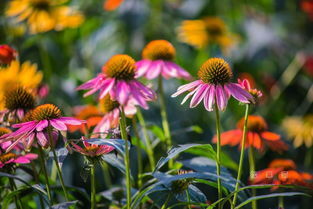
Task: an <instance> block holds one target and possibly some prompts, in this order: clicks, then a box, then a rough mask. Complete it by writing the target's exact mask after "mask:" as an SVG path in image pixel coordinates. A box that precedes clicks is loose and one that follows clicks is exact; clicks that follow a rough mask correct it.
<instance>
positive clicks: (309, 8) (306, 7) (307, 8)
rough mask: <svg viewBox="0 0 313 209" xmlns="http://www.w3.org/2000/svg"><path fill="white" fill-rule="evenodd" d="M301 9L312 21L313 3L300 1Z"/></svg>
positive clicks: (308, 0) (310, 0)
mask: <svg viewBox="0 0 313 209" xmlns="http://www.w3.org/2000/svg"><path fill="white" fill-rule="evenodd" d="M301 9H302V11H304V12H305V13H306V14H307V15H308V16H309V18H310V19H311V20H313V1H312V0H303V1H301Z"/></svg>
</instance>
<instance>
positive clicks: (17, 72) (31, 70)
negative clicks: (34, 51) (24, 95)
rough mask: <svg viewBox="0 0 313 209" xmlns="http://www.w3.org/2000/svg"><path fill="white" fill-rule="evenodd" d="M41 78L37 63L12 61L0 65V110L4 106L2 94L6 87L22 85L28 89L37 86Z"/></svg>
mask: <svg viewBox="0 0 313 209" xmlns="http://www.w3.org/2000/svg"><path fill="white" fill-rule="evenodd" d="M41 80H42V73H41V72H38V71H37V65H36V64H31V63H30V62H24V63H23V64H20V63H19V61H16V60H15V61H12V62H11V65H10V66H9V67H7V68H1V67H0V110H2V109H3V108H4V105H5V104H4V102H5V101H4V94H5V92H7V90H8V88H12V87H14V86H23V87H25V88H28V89H34V88H36V87H38V85H39V84H40V82H41Z"/></svg>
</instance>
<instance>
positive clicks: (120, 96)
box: [115, 81, 130, 105]
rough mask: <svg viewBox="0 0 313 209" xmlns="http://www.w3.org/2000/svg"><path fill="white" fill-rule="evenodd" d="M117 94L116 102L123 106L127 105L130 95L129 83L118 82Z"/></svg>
mask: <svg viewBox="0 0 313 209" xmlns="http://www.w3.org/2000/svg"><path fill="white" fill-rule="evenodd" d="M115 94H116V100H117V101H118V102H119V103H120V104H121V105H125V104H126V102H127V100H128V98H129V95H130V87H129V85H128V83H127V82H125V81H117V85H116V91H115Z"/></svg>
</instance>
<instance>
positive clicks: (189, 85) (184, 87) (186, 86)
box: [172, 80, 202, 97]
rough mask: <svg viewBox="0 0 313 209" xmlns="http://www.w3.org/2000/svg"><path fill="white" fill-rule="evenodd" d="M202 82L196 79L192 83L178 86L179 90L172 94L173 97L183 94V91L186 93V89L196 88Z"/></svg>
mask: <svg viewBox="0 0 313 209" xmlns="http://www.w3.org/2000/svg"><path fill="white" fill-rule="evenodd" d="M201 83H202V81H200V80H196V81H193V82H191V83H188V84H185V85H182V86H180V87H178V89H177V92H175V93H174V94H173V95H172V97H177V96H178V95H180V94H182V93H184V92H186V91H189V90H191V89H193V88H195V87H196V86H198V85H199V84H201Z"/></svg>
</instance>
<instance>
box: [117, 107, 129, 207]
mask: <svg viewBox="0 0 313 209" xmlns="http://www.w3.org/2000/svg"><path fill="white" fill-rule="evenodd" d="M120 129H121V135H122V139H124V140H125V155H124V163H125V170H126V171H125V172H126V200H127V207H126V208H127V209H130V204H131V182H130V165H129V147H128V140H127V138H128V137H127V131H126V118H125V112H124V108H123V107H122V110H121V119H120Z"/></svg>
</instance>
